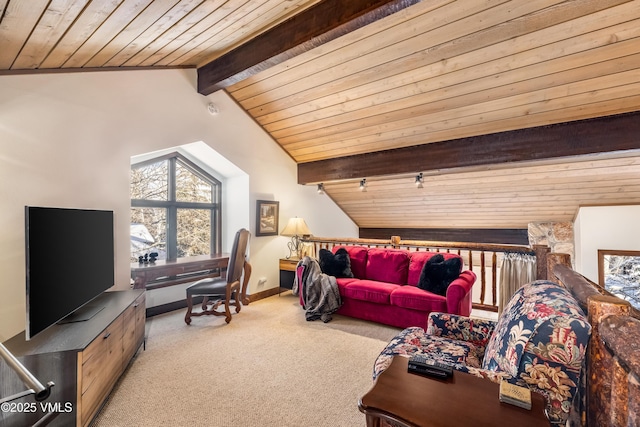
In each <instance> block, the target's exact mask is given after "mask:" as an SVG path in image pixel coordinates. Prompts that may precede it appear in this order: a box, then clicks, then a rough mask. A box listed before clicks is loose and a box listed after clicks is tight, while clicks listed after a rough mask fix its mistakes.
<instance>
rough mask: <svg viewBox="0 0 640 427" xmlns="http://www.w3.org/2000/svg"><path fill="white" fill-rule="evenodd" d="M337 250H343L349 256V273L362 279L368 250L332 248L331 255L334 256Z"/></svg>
mask: <svg viewBox="0 0 640 427" xmlns="http://www.w3.org/2000/svg"><path fill="white" fill-rule="evenodd" d="M339 249H345V250H346V251H347V253H348V254H349V262H350V263H351V272H352V273H353V276H354V277H357V278H359V279H364V278H365V277H366V276H365V272H366V270H367V255H368V252H369V248H365V247H364V246H334V247H333V250H332V251H333V253H334V254H335V253H336V252H337V251H338V250H339Z"/></svg>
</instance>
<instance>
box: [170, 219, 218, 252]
mask: <svg viewBox="0 0 640 427" xmlns="http://www.w3.org/2000/svg"><path fill="white" fill-rule="evenodd" d="M210 252H211V211H210V210H208V209H178V257H185V256H194V255H208V254H209V253H210Z"/></svg>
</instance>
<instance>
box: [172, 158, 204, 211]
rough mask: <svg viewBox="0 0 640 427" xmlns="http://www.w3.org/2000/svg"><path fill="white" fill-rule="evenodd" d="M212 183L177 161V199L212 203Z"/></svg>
mask: <svg viewBox="0 0 640 427" xmlns="http://www.w3.org/2000/svg"><path fill="white" fill-rule="evenodd" d="M211 190H212V189H211V184H210V183H208V182H207V181H205V180H203V179H202V178H200V177H199V176H198V175H196V174H194V173H193V172H192V171H191V170H189V169H188V168H187V167H185V166H184V165H183V164H181V163H180V162H176V200H177V201H179V202H200V203H211Z"/></svg>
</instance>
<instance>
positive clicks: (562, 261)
mask: <svg viewBox="0 0 640 427" xmlns="http://www.w3.org/2000/svg"><path fill="white" fill-rule="evenodd" d="M536 256H537V254H536ZM546 261H547V262H546V265H547V271H546V277H543V279H547V280H550V281H552V282H558V281H559V279H558V277H556V275H555V274H554V273H553V270H554V268H555V267H556V265H564V266H567V267H569V268H571V255H569V254H560V253H549V254H547V255H546Z"/></svg>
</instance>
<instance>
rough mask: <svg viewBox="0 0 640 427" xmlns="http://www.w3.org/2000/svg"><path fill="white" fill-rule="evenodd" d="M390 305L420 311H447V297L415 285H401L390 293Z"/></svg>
mask: <svg viewBox="0 0 640 427" xmlns="http://www.w3.org/2000/svg"><path fill="white" fill-rule="evenodd" d="M391 305H397V306H398V307H404V308H411V309H414V310H420V311H427V312H431V311H439V312H444V311H447V298H446V297H443V296H441V295H436V294H433V293H431V292H427V291H423V290H422V289H419V288H417V287H415V286H409V285H407V286H401V287H399V288H397V289H396V290H394V291H393V292H392V293H391Z"/></svg>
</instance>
